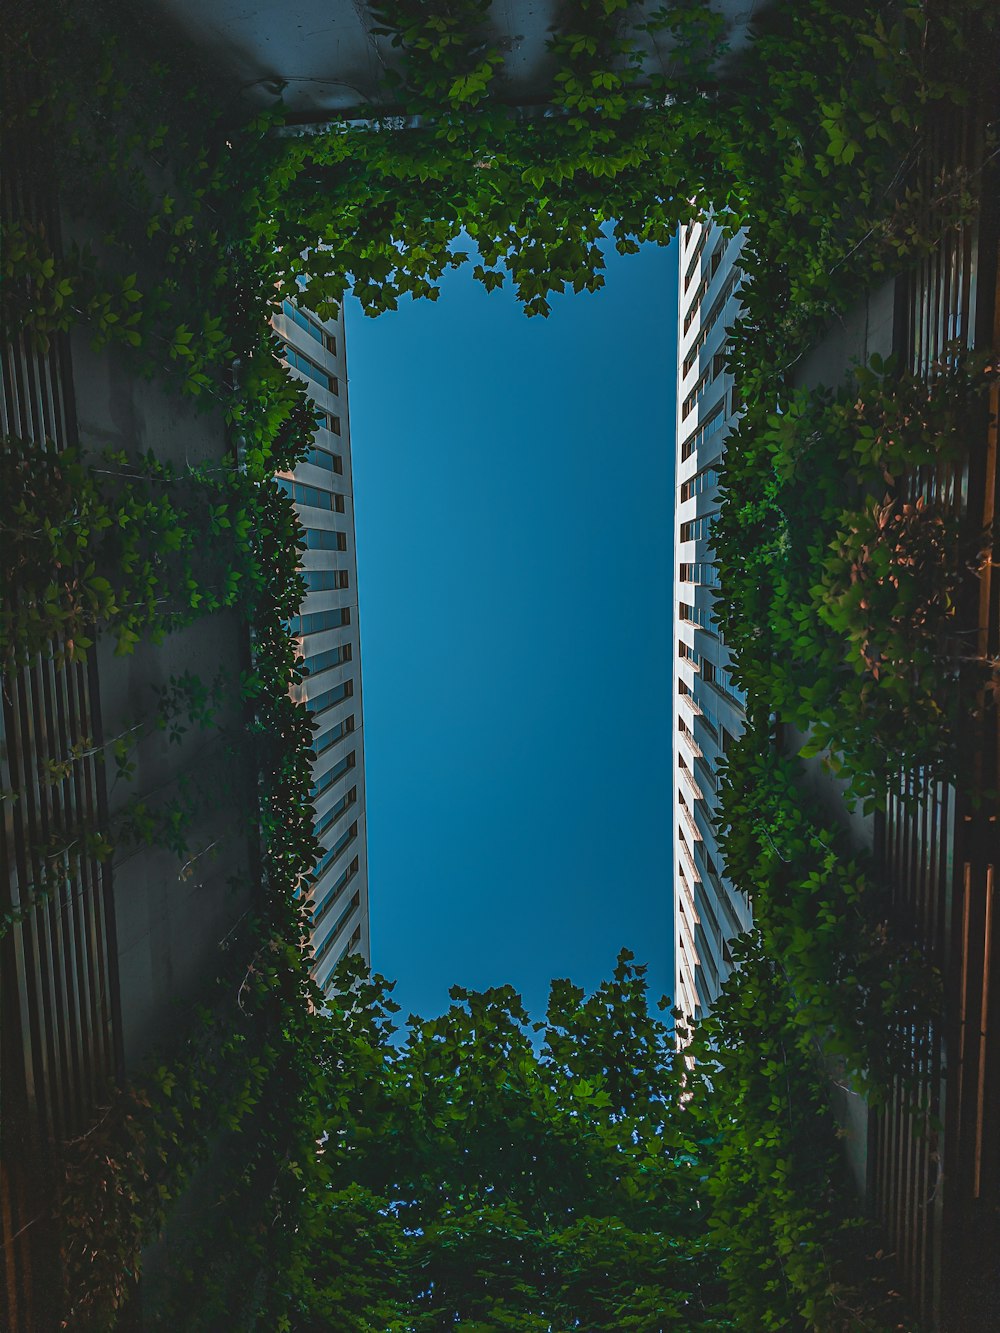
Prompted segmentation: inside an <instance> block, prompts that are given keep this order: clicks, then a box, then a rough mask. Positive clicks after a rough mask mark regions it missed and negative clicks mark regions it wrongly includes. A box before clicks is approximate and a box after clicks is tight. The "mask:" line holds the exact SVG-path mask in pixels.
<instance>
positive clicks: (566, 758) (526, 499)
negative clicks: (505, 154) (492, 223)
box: [346, 246, 676, 1015]
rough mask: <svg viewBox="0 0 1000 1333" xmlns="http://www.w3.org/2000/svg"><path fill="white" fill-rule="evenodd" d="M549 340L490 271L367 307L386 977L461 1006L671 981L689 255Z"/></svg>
mask: <svg viewBox="0 0 1000 1333" xmlns="http://www.w3.org/2000/svg"><path fill="white" fill-rule="evenodd" d="M607 264H608V268H607V286H606V287H605V288H604V290H603V291H602V292H600V293H598V294H596V295H587V294H582V295H580V296H574V295H572V294H571V295H568V296H564V297H556V298H555V300H554V302H553V311H552V314H551V315H550V316H549V318H548V319H547V320H543V319H531V320H529V319H526V318H525V316H524V315H523V314H522V313H521V310H520V308H519V307H518V305H517V304H516V302H515V300H514V298H513V296H512V295H511V294H510V293H509V292H508V291H507V290H501V291H498V292H494V293H491V294H487V293H485V292H484V291H483V290H482V288H481V287H480V286H479V285H478V284H477V283H475V282H474V281H473V280H472V277H471V269H469V268H465V269H462V270H458V271H456V272H453V273H451V274H449V275H446V278H445V281H444V284H443V290H442V293H441V297H440V299H439V301H438V302H437V303H436V304H432V303H431V302H427V301H420V302H409V301H407V302H406V303H404V304H403V305H402V306H401V308H400V310H399V311H397V312H394V313H391V314H387V315H384V316H381V317H380V318H378V319H377V320H372V319H367V318H365V317H363V316H362V315H361V313H360V310H359V308H358V307H357V306H356V305H354V304H349V305H348V308H347V311H346V318H347V364H348V373H349V382H350V400H349V401H350V412H351V438H352V451H353V464H354V493H355V507H356V523H357V545H358V597H359V610H360V617H359V618H360V626H361V663H362V681H363V706H364V731H365V765H366V785H367V793H366V799H367V808H368V854H369V886H370V898H371V938H372V962H373V965H374V967H375V968H376V969H377V970H379V971H381V972H384V973H385V974H386V975H387V976H390V977H393V978H395V979H396V980H397V989H396V998H397V1000H398V1001H399V1002H400V1003H401V1005H402V1006H403V1014H404V1015H405V1014H406V1013H407V1012H410V1011H415V1012H418V1013H421V1014H424V1015H432V1014H437V1013H440V1012H441V1010H442V1009H444V1008H445V1007H446V1006H447V1004H448V988H449V986H451V985H453V984H455V983H458V984H461V985H464V986H470V987H474V988H482V987H485V986H490V985H499V984H502V983H504V982H511V983H512V984H513V985H514V986H515V987H517V989H518V990H519V991H520V992H521V993H522V995H523V997H524V999H525V1002H526V1004H527V1005H528V1008H529V1009H530V1010H531V1011H532V1012H533V1013H536V1014H538V1015H540V1014H541V1013H542V1011H543V1010H544V1005H545V1000H546V996H547V993H548V983H549V981H550V979H551V978H552V977H554V976H571V977H573V979H574V980H576V981H577V982H579V983H580V984H582V985H586V986H593V985H596V984H597V983H598V982H599V981H600V980H601V979H602V978H603V977H604V976H605V975H607V974H609V973H610V971H611V969H612V968H613V966H614V962H615V957H616V955H617V952H618V950H619V949H620V948H621V947H622V945H626V946H627V947H628V948H630V949H632V950H633V951H634V952H635V953H636V955H637V957H638V958H639V959H640V960H642V961H646V962H648V963H649V964H650V984H651V988H652V990H653V994H654V998H657V997H658V996H659V995H660V994H661V993H662V992H664V991H666V992H668V993H669V991H670V989H671V985H672V974H673V964H672V924H671V923H672V887H671V844H670V811H669V801H670V653H669V647H670V615H671V599H670V561H671V541H672V518H671V507H672V501H673V448H674V445H673V437H674V384H675V377H676V369H675V334H676V315H675V311H676V254H675V251H674V248H673V246H671V247H670V248H669V249H666V250H663V249H657V248H655V247H651V246H646V247H644V248H643V250H642V251H641V252H640V254H638V255H635V256H629V257H625V258H623V257H620V256H618V255H616V254H615V253H614V251H613V249H609V253H608V255H607Z"/></svg>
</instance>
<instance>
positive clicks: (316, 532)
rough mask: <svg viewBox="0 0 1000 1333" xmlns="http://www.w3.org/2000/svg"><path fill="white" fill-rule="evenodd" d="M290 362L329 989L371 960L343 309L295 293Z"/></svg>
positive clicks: (306, 688) (288, 480) (318, 887)
mask: <svg viewBox="0 0 1000 1333" xmlns="http://www.w3.org/2000/svg"><path fill="white" fill-rule="evenodd" d="M273 324H274V330H275V332H276V333H277V334H278V336H279V337H280V338H281V339H282V341H283V342H284V344H285V359H286V362H287V364H288V366H289V368H290V369H291V370H292V371H293V372H294V373H295V374H296V375H297V376H298V377H299V378H300V379H301V380H302V382H303V383H304V385H305V387H306V389H307V390H308V393H309V396H310V398H311V399H312V401H313V403H314V405H315V408H316V427H317V429H316V435H315V438H314V441H313V444H312V447H311V448H310V450H309V453H308V454H307V456H306V458H305V459H304V461H303V462H301V463H300V464H299V465H298V466H297V467H296V469H295V471H294V472H292V473H285V474H283V475H282V476H281V477H280V478H279V484H280V485H281V486H282V487H284V489H285V490H286V491H287V492H288V494H289V495H290V496H291V498H292V499H293V501H294V503H295V508H296V512H297V514H298V517H299V522H300V523H301V525H302V527H303V528H304V529H305V538H306V541H305V552H304V554H303V558H302V563H303V568H302V573H303V577H304V578H305V582H306V596H305V600H304V601H303V603H302V606H301V608H300V612H299V615H298V617H297V619H296V621H295V622H294V623H293V625H292V631H293V633H294V634H295V635H296V636H297V638H298V642H299V648H300V652H301V654H302V657H303V659H304V667H305V679H304V680H303V681H302V683H301V684H300V685H298V686H295V687H294V690H295V692H296V697H298V698H299V699H301V700H302V701H303V702H304V703H305V705H306V707H307V708H308V709H309V711H310V712H311V713H312V715H313V720H314V722H315V728H316V729H315V733H314V737H313V751H314V754H315V759H314V761H313V798H314V801H315V807H316V836H317V838H318V839H319V842H320V846H321V848H322V851H321V854H320V859H319V861H318V863H317V865H316V869H315V873H314V877H313V881H312V886H311V888H310V891H309V901H310V909H311V913H312V927H313V956H314V961H313V977H314V979H315V980H316V982H317V983H318V984H319V985H320V986H321V987H322V988H323V989H324V990H326V989H327V988H328V986H329V984H330V977H331V974H332V973H333V970H334V968H335V967H336V965H337V963H338V962H339V961H340V959H341V958H342V957H343V956H344V954H346V953H348V952H350V951H352V950H356V951H358V952H360V953H361V954H362V955H363V956H364V958H365V959H366V960H367V959H368V958H369V957H370V953H369V933H368V859H367V830H366V821H365V765H364V731H363V726H362V709H361V644H360V638H359V633H358V571H357V558H356V554H355V543H354V488H353V484H352V474H351V437H350V426H349V420H348V407H347V363H346V360H345V355H344V315H343V309H341V312H340V315H339V318H338V319H336V320H327V321H321V320H319V319H317V318H316V316H315V315H312V314H310V313H308V312H307V311H305V310H302V309H300V308H299V306H297V305H296V304H295V303H294V302H291V301H285V302H283V303H282V308H281V313H280V314H278V315H276V316H275V318H274V321H273Z"/></svg>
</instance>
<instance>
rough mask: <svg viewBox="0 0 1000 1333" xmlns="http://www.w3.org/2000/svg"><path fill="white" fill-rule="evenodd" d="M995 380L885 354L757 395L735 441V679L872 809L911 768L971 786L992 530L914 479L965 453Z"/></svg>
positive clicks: (729, 511)
mask: <svg viewBox="0 0 1000 1333" xmlns="http://www.w3.org/2000/svg"><path fill="white" fill-rule="evenodd" d="M991 375H992V371H990V370H989V369H988V368H987V367H986V366H985V365H984V364H983V363H982V362H977V363H975V364H971V363H970V364H966V363H964V362H963V363H961V364H958V365H955V366H952V367H941V368H940V370H939V372H938V373H937V374H936V375H935V377H934V379H933V381H932V382H931V383H930V384H925V383H924V382H922V381H921V380H919V379H917V378H915V377H913V376H910V375H904V374H901V373H899V372H898V370H897V369H896V368H894V367H893V366H892V365H891V364H888V365H883V364H882V362H881V361H880V360H879V359H878V358H875V359H874V360H873V362H872V364H871V365H870V366H868V367H863V368H859V369H858V370H857V371H856V373H855V375H854V379H853V382H852V383H851V384H849V385H848V386H846V387H845V388H844V389H842V390H840V391H839V392H837V393H833V392H831V391H829V390H826V389H818V390H815V391H812V392H806V391H803V390H799V391H792V392H786V393H785V394H783V395H782V398H781V399H780V400H779V403H778V404H777V407H778V410H777V411H775V410H769V407H770V405H769V404H767V403H761V402H760V401H758V400H754V401H752V402H751V403H749V404H748V405H747V408H746V410H745V412H744V415H743V417H742V419H741V421H740V422H739V423H738V424H737V426H736V428H735V430H734V432H733V434H732V436H731V439H730V441H728V442H727V452H726V459H725V466H724V472H723V479H722V484H723V486H724V488H725V489H726V491H727V495H726V498H725V500H724V502H723V504H722V508H721V513H720V516H719V520H718V522H717V523H716V525H715V547H716V551H717V553H718V558H719V566H720V571H721V581H722V585H723V587H724V589H725V596H724V598H722V599H721V600H720V604H719V618H720V620H721V622H722V624H723V626H724V629H725V634H726V639H727V642H729V643H730V644H731V645H732V648H733V651H734V653H735V656H736V660H737V664H738V667H737V669H738V674H739V679H740V683H741V684H742V685H743V687H744V688H745V689H746V690H747V691H748V693H749V695H750V697H751V699H752V700H753V701H754V705H755V706H756V707H758V708H759V709H761V710H763V711H765V712H767V711H773V712H775V713H777V715H778V716H779V717H780V718H782V719H783V720H784V721H786V722H789V723H792V724H793V725H795V726H796V727H798V728H799V729H800V730H801V731H803V732H809V733H810V740H809V743H808V745H807V746H806V748H805V751H804V753H806V754H818V753H821V752H823V751H829V753H828V756H827V763H828V764H829V766H830V767H832V768H833V769H834V771H835V772H838V773H839V772H843V773H844V774H845V776H846V777H847V778H848V779H849V791H850V792H851V793H853V794H855V795H857V796H862V797H864V798H866V801H867V804H868V806H869V807H871V806H873V805H876V804H878V803H879V801H880V800H881V797H882V794H883V793H884V792H885V790H886V789H887V785H888V783H889V782H890V781H891V780H892V777H893V775H894V774H896V773H898V772H900V771H903V770H904V769H907V768H914V767H922V768H923V770H924V778H925V780H932V779H935V778H939V777H947V778H955V777H957V776H959V767H960V739H959V733H960V724H961V722H962V721H963V719H968V718H970V717H972V716H974V715H975V713H976V710H977V699H979V698H980V696H981V691H982V689H983V687H984V685H985V684H986V682H987V681H988V680H989V678H990V675H991V672H990V670H989V668H988V666H987V664H986V663H984V662H982V661H979V660H976V658H975V657H974V656H973V654H972V653H971V652H970V651H969V650H968V649H966V648H964V647H963V646H962V632H963V630H964V627H965V625H966V624H967V622H968V615H967V614H963V613H966V612H967V602H968V597H969V595H970V593H974V592H975V583H974V581H973V579H972V578H971V577H970V576H972V575H974V574H975V573H976V572H977V568H978V564H979V561H980V558H981V557H980V548H981V546H982V543H983V535H982V534H981V533H979V532H976V531H974V530H971V529H969V528H968V526H965V525H963V523H962V521H961V519H960V517H959V514H958V512H957V508H956V505H955V504H954V502H953V501H952V500H951V499H950V497H949V496H948V495H947V494H945V495H943V496H940V497H936V498H933V499H931V500H926V499H925V498H924V496H923V495H922V494H921V490H920V488H919V487H912V488H911V489H910V490H907V489H906V486H905V483H906V482H907V480H908V479H910V478H916V477H918V476H919V475H920V470H921V469H923V470H924V476H926V475H927V473H928V472H929V473H930V474H931V475H936V474H937V473H938V470H939V469H941V468H945V467H947V465H948V464H950V463H954V462H956V461H957V460H958V459H959V458H960V457H962V456H963V451H964V450H965V449H966V447H967V443H968V439H969V437H970V433H971V432H972V431H973V430H975V428H976V425H977V423H979V422H980V421H981V420H982V413H983V399H984V396H985V392H986V390H987V389H988V387H989V383H990V378H991Z"/></svg>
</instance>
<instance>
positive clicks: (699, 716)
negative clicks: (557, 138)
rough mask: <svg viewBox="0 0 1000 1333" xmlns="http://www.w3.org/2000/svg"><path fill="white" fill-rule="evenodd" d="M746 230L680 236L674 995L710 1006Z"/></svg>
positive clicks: (728, 736) (721, 948)
mask: <svg viewBox="0 0 1000 1333" xmlns="http://www.w3.org/2000/svg"><path fill="white" fill-rule="evenodd" d="M743 237H744V233H743V232H738V233H737V234H735V235H727V233H726V232H725V230H724V229H723V227H722V226H720V225H719V224H718V223H717V222H716V221H714V220H712V219H709V220H707V221H705V222H695V223H691V224H689V225H688V226H686V227H685V228H683V229H682V233H681V236H680V238H679V244H678V251H679V263H680V273H679V284H678V330H677V332H678V339H677V342H678V355H677V362H678V365H677V440H676V449H677V456H676V471H675V482H676V486H677V494H676V497H675V504H674V522H675V532H674V560H675V564H674V571H673V578H674V614H675V622H674V626H675V643H674V657H673V663H674V666H673V699H674V708H673V716H674V737H673V741H674V760H673V762H674V774H673V838H674V882H675V891H674V967H675V984H674V1004H675V1006H676V1007H677V1008H678V1009H680V1010H681V1011H683V1013H684V1015H685V1016H686V1017H688V1018H701V1017H703V1016H704V1015H705V1014H707V1013H708V1012H709V1011H710V1010H711V1008H712V1005H713V1003H714V1002H715V1000H716V998H717V997H718V994H719V991H720V989H721V987H722V985H723V983H724V982H725V980H726V978H727V977H728V976H729V973H730V972H731V970H732V960H731V956H730V952H729V941H730V940H731V939H732V938H733V937H734V936H735V935H737V934H740V933H741V932H742V931H744V930H746V929H748V928H749V926H750V923H751V914H750V909H749V905H748V903H747V900H746V898H745V897H744V896H743V895H742V894H740V893H738V892H737V891H736V890H735V889H734V888H733V886H732V884H731V883H730V882H729V880H728V879H727V878H726V876H725V874H724V867H723V863H722V857H721V855H720V852H719V843H718V837H717V833H716V827H715V825H716V812H717V801H718V796H717V787H718V780H717V776H716V775H717V768H718V762H719V759H720V757H721V756H722V755H723V754H724V753H725V750H726V748H727V746H728V745H730V744H731V743H732V741H733V740H734V739H735V738H736V737H738V736H739V735H740V734H741V732H742V730H743V725H744V719H745V712H744V702H745V701H744V697H743V695H742V693H741V691H739V690H738V689H737V688H736V687H735V686H734V685H733V683H732V677H731V674H730V670H729V668H730V666H731V657H730V654H729V650H728V649H727V647H726V645H725V642H724V641H723V639H722V638H721V636H720V633H719V627H718V625H717V623H716V620H715V616H714V614H713V610H712V607H713V602H714V590H715V589H716V588H717V587H718V572H717V570H716V568H715V565H714V556H713V552H712V548H711V540H710V525H711V519H712V516H713V515H714V514H715V513H716V511H717V509H718V490H717V481H718V472H717V469H718V465H719V463H720V461H721V458H722V454H723V452H724V449H725V440H726V435H727V434H728V431H729V427H730V424H731V422H732V420H733V418H734V416H735V415H736V413H737V411H738V400H737V391H736V388H735V386H734V383H733V377H732V375H730V374H729V373H728V371H727V370H726V369H725V361H726V344H727V340H728V329H729V327H730V326H731V324H732V322H733V321H734V320H735V318H736V317H737V315H738V314H739V308H740V306H739V297H738V289H739V285H740V281H741V277H742V275H741V271H740V268H739V264H738V260H739V253H740V250H741V248H742V245H743Z"/></svg>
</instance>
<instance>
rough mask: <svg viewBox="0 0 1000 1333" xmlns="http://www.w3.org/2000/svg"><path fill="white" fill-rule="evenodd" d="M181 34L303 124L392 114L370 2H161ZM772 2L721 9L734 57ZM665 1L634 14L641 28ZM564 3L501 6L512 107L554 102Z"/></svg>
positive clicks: (658, 64) (748, 1)
mask: <svg viewBox="0 0 1000 1333" xmlns="http://www.w3.org/2000/svg"><path fill="white" fill-rule="evenodd" d="M153 3H154V5H155V7H156V8H157V9H158V10H160V12H161V13H163V14H164V16H166V17H167V18H168V19H169V20H170V21H171V22H172V23H174V24H176V25H177V26H179V27H180V29H181V30H182V32H183V33H184V34H185V35H186V37H187V38H188V40H190V41H191V42H193V43H194V45H195V46H196V47H197V48H198V49H199V51H200V52H201V54H202V57H203V58H204V59H206V60H207V61H208V62H209V63H210V65H212V66H214V68H215V70H216V72H217V74H218V75H219V77H220V79H222V80H223V81H225V82H226V83H229V84H231V85H232V84H235V85H236V86H237V87H238V88H239V89H240V91H241V92H242V93H243V95H244V96H245V97H246V98H248V99H249V100H250V101H251V102H253V103H256V104H260V105H270V104H271V103H273V101H274V98H275V96H276V95H277V94H278V93H279V92H280V93H281V94H282V96H283V98H284V101H285V104H286V106H287V107H288V108H289V111H290V112H291V113H292V116H293V118H294V119H296V120H313V119H315V120H326V119H331V118H335V117H337V116H339V115H343V114H344V113H351V114H352V115H358V114H359V113H360V114H362V115H363V114H364V113H365V109H368V110H369V111H370V113H372V114H377V113H378V112H379V111H383V112H386V111H391V110H393V107H392V105H391V104H390V103H388V102H387V100H386V93H385V84H384V75H385V72H386V71H387V70H390V69H392V68H393V67H394V66H395V65H396V64H397V62H398V49H397V48H395V47H393V46H392V43H391V40H390V39H389V38H387V37H378V36H376V35H375V34H374V33H373V32H372V28H373V27H377V26H378V24H377V22H376V20H375V19H374V18H373V17H372V14H371V11H370V9H369V7H368V5H367V4H366V3H365V0H207V3H206V0H153ZM765 3H766V0H712V3H711V7H712V9H713V10H714V11H715V12H717V13H719V14H721V15H722V17H723V19H724V20H725V24H726V41H727V43H728V47H729V51H730V52H731V53H735V52H737V51H739V50H740V49H741V48H742V47H743V46H745V45H746V43H747V41H748V28H749V25H750V21H751V19H752V18H753V15H754V13H755V12H759V11H760V10H761V9H763V8H764V7H765ZM662 4H663V0H652V3H649V0H647V2H646V3H643V4H637V5H634V6H633V7H632V9H631V10H630V11H629V12H628V17H629V19H630V20H635V19H638V20H640V21H641V17H642V11H643V10H647V11H648V12H653V11H654V10H656V9H659V8H661V7H662ZM560 8H561V4H560V0H494V3H493V5H492V8H491V11H490V29H491V35H492V37H493V39H494V40H495V41H496V43H497V45H498V46H499V48H500V50H501V51H502V52H503V53H504V80H505V85H506V87H505V100H507V101H509V102H511V103H512V104H524V105H528V104H531V103H533V102H537V101H539V100H544V98H545V97H546V94H547V90H548V88H549V85H550V79H551V73H552V64H551V57H550V55H549V52H548V50H547V46H546V43H547V41H548V39H549V37H550V35H551V33H552V31H553V28H554V26H555V22H556V18H557V15H558V11H559V10H560ZM670 51H671V39H670V36H669V34H665V33H659V34H657V35H656V37H655V39H652V38H650V39H648V41H647V49H646V64H647V68H648V69H649V72H650V74H657V73H663V74H665V73H669V71H670V64H671V57H670Z"/></svg>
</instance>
